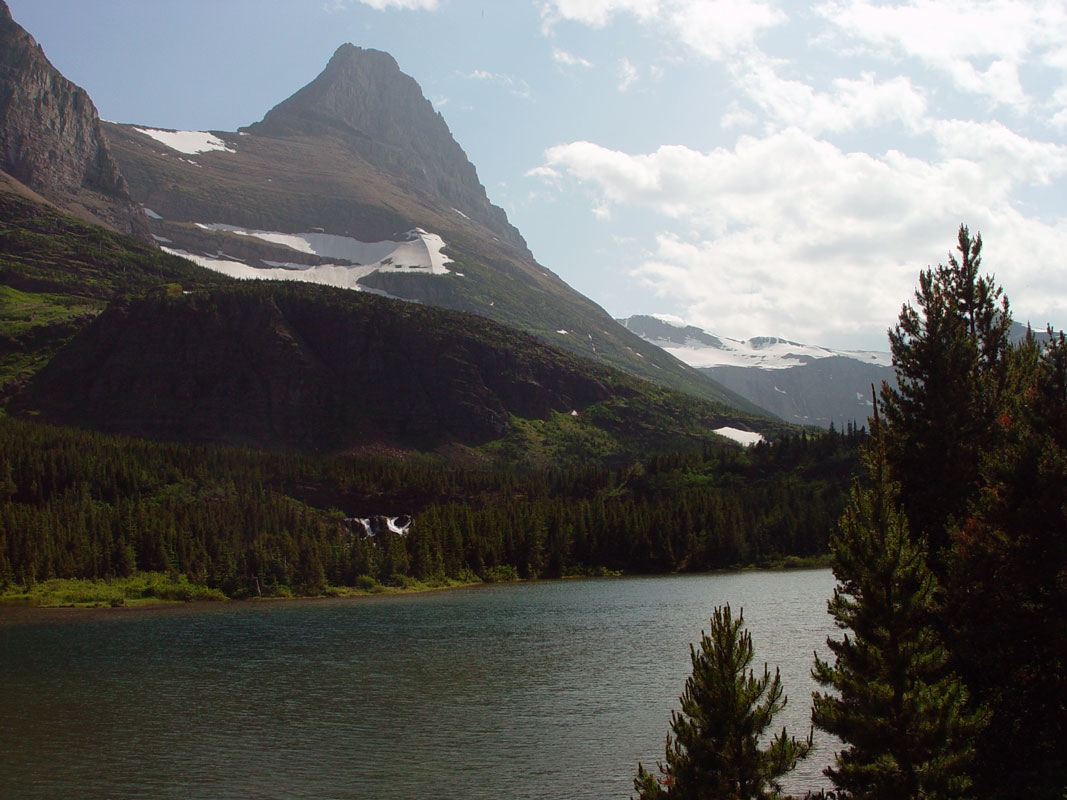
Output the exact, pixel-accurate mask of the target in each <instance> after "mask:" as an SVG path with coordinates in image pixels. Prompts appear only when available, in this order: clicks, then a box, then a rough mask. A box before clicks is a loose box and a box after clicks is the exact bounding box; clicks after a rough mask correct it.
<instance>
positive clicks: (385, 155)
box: [240, 44, 526, 249]
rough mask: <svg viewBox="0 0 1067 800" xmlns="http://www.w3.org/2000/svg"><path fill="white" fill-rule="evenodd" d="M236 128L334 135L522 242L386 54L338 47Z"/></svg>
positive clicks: (267, 133)
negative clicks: (287, 93)
mask: <svg viewBox="0 0 1067 800" xmlns="http://www.w3.org/2000/svg"><path fill="white" fill-rule="evenodd" d="M240 132H242V133H247V134H251V135H255V136H271V137H276V138H290V137H300V136H324V135H335V136H339V137H341V138H342V139H344V140H345V141H346V142H347V143H348V144H349V145H350V146H351V147H352V149H353V151H354V153H356V154H358V155H359V156H360V157H361V158H363V159H364V160H366V161H367V162H369V163H371V164H374V165H375V166H377V167H379V168H382V169H384V170H385V171H387V172H390V173H392V174H394V175H396V176H398V177H399V178H401V179H403V180H407V181H410V182H411V186H412V188H414V189H416V190H422V189H424V188H425V187H429V188H431V189H432V191H433V192H435V193H436V194H437V195H439V196H440V197H441V198H443V199H444V200H446V201H448V202H449V203H451V204H452V206H453V207H454V208H455V210H457V211H460V212H462V213H463V214H466V215H467V216H468V217H470V218H471V219H475V220H477V221H479V222H482V223H483V224H485V225H486V226H487V227H488V228H490V229H491V230H492V231H493V233H495V234H496V235H497V236H499V237H500V238H501V239H503V240H505V241H507V242H509V243H510V244H513V245H515V246H518V247H521V248H523V249H525V247H526V243H525V241H523V238H522V236H521V235H520V234H519V232H518V231H517V230H516V229H515V228H514V227H512V225H510V224H509V223H508V220H507V215H506V214H505V213H504V211H503V210H502V209H500V208H498V207H497V206H494V205H493V204H492V203H490V202H489V199H488V198H487V197H486V193H485V189H484V187H483V186H482V184H481V183H480V182H479V180H478V173H477V170H476V169H475V167H474V165H473V164H472V163H471V162H470V161H469V160H468V159H467V155H466V153H464V152H463V149H462V148H461V147H460V146H459V144H457V143H456V140H455V139H453V138H452V133H451V131H449V129H448V124H447V123H446V122H445V120H444V118H443V117H442V116H441V114H440V113H438V112H437V111H435V110H434V108H433V105H432V104H431V103H430V101H429V100H427V99H426V98H425V97H424V96H423V94H422V89H420V88H419V85H418V83H416V82H415V80H414V79H413V78H412V77H410V76H409V75H406V74H404V73H403V72H401V71H400V66H399V65H398V64H397V63H396V60H395V59H394V58H393V57H392V56H391V55H389V54H388V53H383V52H381V51H380V50H369V49H363V48H362V47H356V46H355V45H353V44H343V45H341V46H340V47H339V48H337V51H336V52H335V53H334V54H333V57H332V58H331V59H330V61H329V63H328V64H327V65H326V68H325V69H324V70H323V71H322V73H320V74H319V76H318V77H317V78H315V80H313V81H312V82H311V83H309V84H308V85H307V86H305V87H304V88H302V89H300V90H299V91H298V92H297V93H296V94H294V95H293V96H292V97H289V98H288V99H286V100H283V101H282V102H281V103H279V104H278V105H276V106H275V107H274V108H272V109H271V110H270V111H268V112H267V114H266V116H264V117H263V119H262V120H261V121H260V122H257V123H254V124H253V125H249V126H248V127H247V128H242V129H241V130H240Z"/></svg>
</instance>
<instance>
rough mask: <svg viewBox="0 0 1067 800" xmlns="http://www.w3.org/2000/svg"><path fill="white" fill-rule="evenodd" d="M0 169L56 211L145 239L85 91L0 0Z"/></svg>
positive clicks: (138, 213)
mask: <svg viewBox="0 0 1067 800" xmlns="http://www.w3.org/2000/svg"><path fill="white" fill-rule="evenodd" d="M0 168H2V169H3V170H4V171H5V172H7V173H8V174H10V175H11V176H13V177H14V178H16V179H17V180H19V181H20V182H21V183H23V184H25V185H26V186H28V187H29V188H31V189H33V190H34V191H36V192H39V193H40V194H41V195H42V196H44V197H45V198H47V199H48V200H49V201H51V202H53V203H55V204H56V205H58V206H59V207H60V208H62V209H64V210H66V211H69V212H71V213H73V214H75V215H76V216H79V217H81V218H83V219H86V220H88V221H91V222H102V223H104V224H105V225H107V226H108V227H110V228H112V229H114V230H117V231H119V232H121V233H128V234H133V235H135V236H138V237H139V238H142V239H148V238H149V234H148V223H147V220H146V219H145V216H144V213H143V212H142V211H141V208H140V207H139V206H138V205H137V204H136V203H134V202H133V200H132V199H131V198H130V193H129V189H128V188H127V186H126V181H125V180H124V179H123V177H122V173H121V172H120V171H119V168H118V164H117V163H116V161H115V159H114V157H113V156H112V154H111V150H110V148H109V147H108V143H107V140H106V138H105V137H104V134H103V132H102V130H101V127H100V118H99V116H98V115H97V113H96V108H95V106H93V103H92V101H91V100H90V99H89V96H88V95H87V94H86V93H85V92H84V91H83V90H82V89H80V88H78V87H77V86H75V85H74V84H73V83H71V82H70V81H68V80H67V79H66V78H64V77H63V76H62V75H61V74H60V73H59V72H58V71H57V70H56V68H55V67H53V66H52V64H51V63H49V61H48V59H47V58H45V55H44V52H43V51H42V49H41V46H40V45H39V44H37V42H36V41H34V39H33V37H32V36H30V35H29V34H28V33H27V32H26V31H25V30H23V29H22V27H21V26H19V25H18V24H17V23H16V22H15V21H14V20H13V19H12V18H11V12H10V11H9V10H8V7H7V4H6V3H4V2H3V1H2V0H0Z"/></svg>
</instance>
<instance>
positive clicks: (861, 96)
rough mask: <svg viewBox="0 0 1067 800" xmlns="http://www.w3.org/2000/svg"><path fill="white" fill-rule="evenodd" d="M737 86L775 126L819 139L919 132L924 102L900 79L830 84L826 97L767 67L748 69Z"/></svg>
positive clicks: (840, 80)
mask: <svg viewBox="0 0 1067 800" xmlns="http://www.w3.org/2000/svg"><path fill="white" fill-rule="evenodd" d="M739 84H740V86H741V87H742V89H743V90H744V92H745V94H746V95H747V96H748V98H749V99H750V100H751V101H752V102H754V103H755V104H756V105H758V106H759V107H760V109H761V110H762V111H763V113H764V115H765V118H766V119H767V120H768V121H769V122H770V121H773V122H774V123H775V125H773V126H772V127H778V126H785V127H790V126H795V127H799V128H803V129H804V130H806V131H808V132H810V133H813V134H819V133H823V132H827V131H828V132H840V131H847V130H853V129H856V128H867V127H875V126H878V125H884V124H887V123H892V122H899V123H900V124H902V125H904V126H905V128H907V129H909V130H911V131H912V132H917V131H919V130H920V129H922V128H923V127H924V117H925V114H926V98H925V97H924V96H923V94H922V93H921V92H920V91H919V90H917V89H916V88H915V87H914V86H912V84H911V81H910V80H909V79H908V78H907V77H904V76H897V77H895V78H892V79H890V80H888V81H882V82H879V81H877V80H876V79H875V77H874V75H873V74H871V73H864V74H863V75H861V76H860V78H858V79H849V78H836V79H834V80H833V81H832V82H831V91H830V92H817V91H816V90H815V89H814V88H812V87H811V86H809V85H808V84H806V83H802V82H800V81H794V80H787V79H784V78H781V77H779V76H778V75H777V74H776V73H775V71H774V68H773V66H772V65H771V64H769V63H763V64H753V65H752V68H751V71H750V72H748V73H747V74H744V75H743V76H742V77H741V78H740V80H739Z"/></svg>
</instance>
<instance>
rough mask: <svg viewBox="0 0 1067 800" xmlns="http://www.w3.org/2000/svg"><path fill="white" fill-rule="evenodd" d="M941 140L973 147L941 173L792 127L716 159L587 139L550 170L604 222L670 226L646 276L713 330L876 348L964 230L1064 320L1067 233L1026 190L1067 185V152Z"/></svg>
mask: <svg viewBox="0 0 1067 800" xmlns="http://www.w3.org/2000/svg"><path fill="white" fill-rule="evenodd" d="M939 135H940V136H941V137H942V138H943V140H944V141H945V143H946V146H947V145H948V143H949V140H950V139H952V138H954V137H960V138H969V139H970V140H971V145H970V149H969V150H965V151H963V152H962V153H957V154H955V155H951V156H948V155H947V156H946V157H944V158H941V159H940V160H937V161H924V160H921V159H918V158H914V157H910V156H907V155H905V154H903V153H900V152H897V151H889V152H887V153H884V154H882V155H878V156H875V155H870V154H866V153H850V152H845V151H842V150H841V149H839V148H838V147H836V146H834V145H832V144H829V143H827V142H825V141H820V140H818V139H816V138H815V137H813V136H811V135H810V134H808V133H806V132H804V131H801V130H800V129H797V128H789V129H786V130H784V131H780V132H778V133H774V134H772V135H769V136H766V137H763V138H756V137H751V136H746V137H741V138H740V139H739V140H738V142H737V144H736V146H735V147H733V148H722V147H720V148H716V149H714V150H711V151H709V152H700V151H697V150H693V149H691V148H687V147H681V146H663V147H660V148H658V149H657V150H656V151H654V152H652V153H648V154H639V155H631V154H627V153H623V152H619V151H616V150H610V149H607V148H604V147H601V146H599V145H596V144H592V143H589V142H574V143H571V144H565V145H560V146H557V147H553V148H551V149H549V150H548V151H546V154H545V164H544V167H545V168H550V169H552V170H553V171H554V172H555V173H557V174H560V175H563V176H566V178H567V179H569V180H571V181H574V182H577V183H579V184H581V185H583V186H584V187H585V188H586V189H587V190H589V192H590V193H591V195H592V200H591V203H592V206H593V207H594V209H595V211H594V213H595V214H596V215H597V216H598V217H603V216H605V215H606V214H608V213H610V209H611V208H612V207H613V206H623V205H625V206H633V207H643V208H647V209H651V210H652V211H654V212H656V213H658V214H660V215H662V216H663V218H664V219H663V223H662V225H661V226H660V228H661V233H660V234H659V235H658V236H657V237H656V240H655V244H654V246H653V247H652V250H651V252H650V253H649V254H648V255H647V257H644V258H640V257H635V259H634V264H633V269H634V274H635V275H636V276H637V277H638V278H639V279H640V280H642V281H644V282H645V283H646V284H647V286H648V287H649V289H651V290H652V292H653V293H655V294H656V295H658V296H660V297H662V298H664V299H669V300H671V301H672V302H674V303H675V304H676V305H677V306H679V307H681V308H684V309H685V311H684V315H685V317H686V318H687V319H689V320H690V321H692V322H694V323H696V324H700V325H701V326H703V327H706V328H708V329H709V330H715V331H720V332H724V333H726V334H727V335H730V336H753V335H761V334H771V335H775V334H776V335H786V336H790V337H794V338H796V337H805V338H806V339H807V340H809V341H816V342H820V343H832V342H833V340H844V339H848V338H853V339H854V337H855V336H856V335H858V334H860V333H863V334H865V335H867V336H869V337H870V336H875V337H877V336H879V335H880V332H882V331H884V329H885V327H886V326H887V325H888V324H890V323H891V322H892V321H893V320H895V318H896V314H897V312H898V311H899V309H900V305H901V304H902V303H903V302H904V301H906V300H908V299H909V298H910V297H911V293H912V290H913V287H914V285H915V281H916V277H917V275H918V271H919V270H920V269H922V268H923V267H925V266H927V265H928V264H930V263H933V262H935V261H937V260H939V259H940V260H944V254H945V253H946V252H947V250H948V249H949V247H950V246H951V244H952V242H953V241H954V237H955V230H956V227H957V226H958V225H959V224H960V223H961V222H966V223H967V224H968V225H970V226H971V228H972V230H978V231H981V232H982V234H983V236H984V237H985V240H986V243H987V248H986V250H987V254H986V262H985V263H986V265H987V267H988V268H989V269H991V270H994V271H995V272H996V273H997V277H998V279H999V280H1000V281H1001V282H1002V283H1003V284H1004V285H1005V288H1006V290H1007V292H1008V294H1009V296H1011V297H1012V298H1013V300H1015V302H1016V304H1017V305H1018V304H1019V299H1023V298H1025V300H1026V303H1027V307H1028V308H1036V307H1038V306H1035V305H1034V303H1035V302H1036V301H1039V302H1040V303H1043V305H1042V306H1040V307H1041V308H1045V309H1047V310H1048V311H1049V314H1050V315H1051V314H1052V313H1053V312H1055V313H1056V314H1058V317H1057V318H1061V319H1062V318H1063V315H1064V313H1065V312H1067V274H1062V275H1061V276H1060V277H1050V276H1049V275H1048V272H1049V266H1050V265H1051V264H1055V263H1057V262H1056V261H1055V259H1056V258H1059V257H1060V256H1059V255H1058V254H1060V253H1062V252H1063V251H1064V250H1067V221H1065V220H1064V219H1063V218H1059V219H1054V220H1051V221H1038V220H1034V219H1027V218H1025V217H1024V216H1023V215H1022V214H1020V213H1019V211H1018V210H1017V209H1016V208H1015V207H1014V205H1013V196H1012V192H1013V190H1014V189H1015V188H1017V186H1018V185H1019V184H1020V183H1022V182H1027V181H1036V180H1041V179H1042V178H1043V177H1049V176H1051V175H1053V174H1057V175H1058V174H1062V172H1063V171H1064V169H1065V168H1067V167H1065V166H1064V165H1065V163H1067V154H1065V152H1064V149H1063V148H1062V147H1060V146H1058V145H1049V144H1046V143H1041V142H1030V141H1028V140H1025V139H1023V138H1022V137H1018V136H1016V135H1015V134H1012V133H1011V132H1010V131H1007V130H1006V129H1003V128H998V127H996V126H985V127H982V126H979V127H978V128H974V129H970V130H967V129H965V128H964V127H956V128H953V127H951V126H945V127H943V128H941V129H940V131H939ZM1042 164H1044V166H1042ZM690 231H694V232H690ZM1058 272H1059V273H1063V271H1062V270H1058ZM1039 286H1040V287H1041V291H1040V292H1039V291H1038V290H1037V287H1039ZM1042 292H1043V293H1044V294H1043V295H1042ZM1016 298H1019V299H1016Z"/></svg>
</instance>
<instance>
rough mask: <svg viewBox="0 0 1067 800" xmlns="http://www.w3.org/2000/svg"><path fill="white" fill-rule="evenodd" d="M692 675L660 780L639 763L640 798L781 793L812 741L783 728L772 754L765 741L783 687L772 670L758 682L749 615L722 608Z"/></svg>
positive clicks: (728, 798) (731, 798)
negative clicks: (799, 738)
mask: <svg viewBox="0 0 1067 800" xmlns="http://www.w3.org/2000/svg"><path fill="white" fill-rule="evenodd" d="M689 651H690V658H691V659H692V662H693V674H692V675H691V676H690V677H689V678H688V679H687V680H686V682H685V692H684V694H683V695H682V696H681V698H680V700H681V704H682V710H681V712H680V713H679V712H677V711H675V712H672V714H671V730H673V731H674V736H673V738H672V737H671V735H670V734H668V735H667V762H666V764H664V763H660V764H659V769H660V772H661V773H662V775H661V776H659V777H657V776H654V775H652V774H651V773H649V772H646V771H645V768H644V767H643V766H641V765H638V768H637V777H636V778H635V779H634V788H635V789H636V790H637V792H638V797H639V798H640V800H657V799H659V800H662V799H663V798H671V800H675V799H676V798H677V799H684V800H762V798H769V797H774V796H777V792H778V790H779V786H778V778H780V777H781V776H782V775H784V774H785V773H787V772H789V771H790V770H792V769H793V768H794V767H795V766H796V764H797V762H798V761H799V760H800V759H802V758H804V757H805V756H807V754H808V751H809V750H810V749H811V738H810V736H809V738H808V740H807V741H804V742H798V741H797V740H796V739H795V738H791V737H789V736H787V735H786V732H785V729H784V728H783V729H782V732H781V733H780V734H778V735H777V736H775V737H774V739H773V740H772V741H771V743H770V745H769V746H768V747H767V748H766V749H761V748H760V739H761V737H762V736H763V734H764V732H765V731H766V730H767V729H768V728H769V727H770V725H771V722H772V721H773V719H774V717H775V715H776V714H777V713H778V712H779V711H781V710H782V708H784V707H785V703H786V698H785V696H784V695H783V694H782V683H781V680H780V679H779V676H778V671H777V670H775V673H774V677H773V678H772V677H771V675H770V673H769V671H768V670H767V667H766V666H764V668H763V676H762V677H760V678H757V677H756V675H755V673H754V672H753V671H752V670H751V669H749V665H750V664H751V663H752V636H751V635H750V634H749V633H748V632H747V631H745V630H744V614H743V613H742V615H741V616H739V617H738V618H737V619H734V617H733V615H732V614H731V612H730V606H729V605H727V606H724V607H721V608H716V609H715V612H714V614H713V615H712V618H711V630H710V632H709V633H707V634H703V635H702V637H701V640H700V651H699V652H697V650H696V649H695V648H694V647H693V646H692V645H690V648H689Z"/></svg>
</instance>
